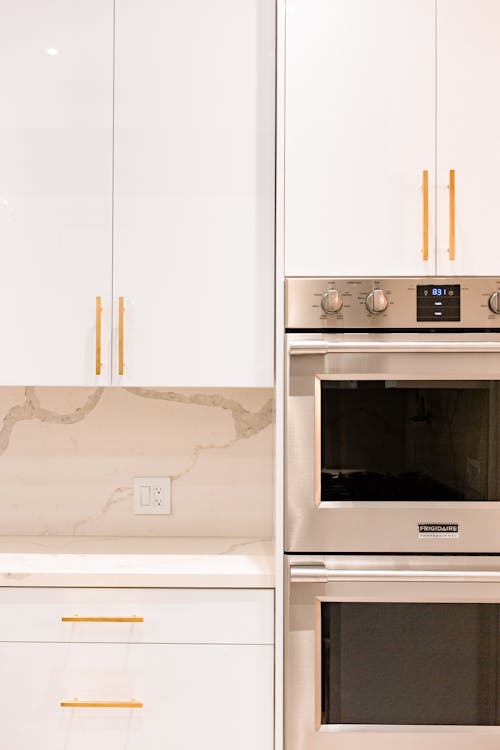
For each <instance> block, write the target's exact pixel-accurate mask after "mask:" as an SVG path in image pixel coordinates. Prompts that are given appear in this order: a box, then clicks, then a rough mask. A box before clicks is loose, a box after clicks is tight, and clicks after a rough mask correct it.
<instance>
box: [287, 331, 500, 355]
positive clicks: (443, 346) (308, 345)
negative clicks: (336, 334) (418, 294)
mask: <svg viewBox="0 0 500 750" xmlns="http://www.w3.org/2000/svg"><path fill="white" fill-rule="evenodd" d="M372 335H373V334H372ZM288 350H289V353H290V354H293V355H295V354H330V353H342V352H349V353H352V352H359V353H360V354H364V353H366V352H368V353H370V352H373V353H379V352H415V353H419V352H444V353H448V352H450V353H453V352H457V353H459V354H460V353H468V352H474V353H485V354H488V353H494V354H498V353H499V352H500V342H498V343H497V342H496V341H461V342H460V341H422V342H419V341H366V340H363V341H352V340H351V341H325V340H324V339H317V340H313V341H289V344H288Z"/></svg>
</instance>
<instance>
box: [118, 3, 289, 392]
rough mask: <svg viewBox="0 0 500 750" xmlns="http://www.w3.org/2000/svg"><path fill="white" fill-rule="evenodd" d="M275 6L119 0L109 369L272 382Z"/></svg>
mask: <svg viewBox="0 0 500 750" xmlns="http://www.w3.org/2000/svg"><path fill="white" fill-rule="evenodd" d="M274 14H275V9H274V3H273V2H269V0H213V1H212V2H206V0H164V1H163V2H159V1H158V0H116V57H115V71H116V87H115V125H116V131H115V203H114V209H115V210H114V217H115V227H114V289H115V305H118V302H117V300H118V298H119V297H123V305H124V310H123V315H122V316H121V317H122V321H123V325H118V326H117V327H115V346H116V349H115V351H116V357H115V362H114V368H113V370H114V374H113V382H114V383H120V384H127V385H131V384H137V385H148V384H149V385H159V384H168V385H172V386H176V385H177V386H178V385H185V386H190V385H193V386H223V385H241V386H264V385H266V386H267V385H271V384H272V382H273V328H274V324H273V320H274V317H273V272H274V240H273V238H274V228H273V227H274V88H275V75H274V67H275V62H274ZM117 321H118V323H119V322H120V315H119V314H118V312H117ZM120 331H121V334H122V337H123V338H122V347H120V338H121V337H120ZM121 354H122V355H123V360H122V364H123V367H122V368H120V359H121V358H122V357H121ZM120 369H122V370H123V376H120V375H119V370H120Z"/></svg>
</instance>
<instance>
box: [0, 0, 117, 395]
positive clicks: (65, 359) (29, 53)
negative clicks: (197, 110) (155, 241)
mask: <svg viewBox="0 0 500 750" xmlns="http://www.w3.org/2000/svg"><path fill="white" fill-rule="evenodd" d="M112 39H113V2H112V0H44V1H43V2H33V0H0V71H1V72H0V92H1V94H0V352H1V364H0V384H1V385H5V384H7V385H9V384H22V385H25V384H33V385H78V384H93V383H100V382H103V380H104V379H103V378H102V377H97V376H96V375H95V314H96V312H95V310H96V301H95V300H96V296H98V295H101V296H102V297H103V301H104V303H105V309H104V319H103V331H108V335H107V336H106V335H105V333H103V341H102V347H103V350H102V351H103V363H104V369H103V372H105V371H106V368H107V367H109V359H110V335H109V332H110V301H111V200H112V126H113V119H112V117H113V97H112V91H113V80H112V77H113V47H112Z"/></svg>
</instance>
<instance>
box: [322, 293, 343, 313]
mask: <svg viewBox="0 0 500 750" xmlns="http://www.w3.org/2000/svg"><path fill="white" fill-rule="evenodd" d="M343 305H344V303H343V302H342V297H341V296H340V292H339V291H338V290H337V289H329V290H328V291H327V292H325V293H324V295H323V296H322V298H321V307H322V308H323V310H324V311H325V312H326V314H327V315H333V314H334V313H338V312H340V311H341V310H342V307H343Z"/></svg>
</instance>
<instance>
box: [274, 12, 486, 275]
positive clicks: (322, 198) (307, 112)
mask: <svg viewBox="0 0 500 750" xmlns="http://www.w3.org/2000/svg"><path fill="white" fill-rule="evenodd" d="M471 3H472V0H471ZM450 4H453V3H450ZM285 130H286V143H285V149H286V151H285V214H286V219H285V269H286V274H287V275H289V276H297V275H329V276H331V275H355V276H357V275H365V276H366V275H369V276H377V275H384V274H386V275H399V274H401V275H406V274H408V275H409V274H434V273H435V252H434V249H435V244H434V235H435V222H434V215H433V214H434V211H433V206H434V199H433V194H434V191H433V190H432V189H431V187H430V186H431V182H433V171H434V167H435V1H434V0H287V1H286V121H285ZM425 171H428V177H427V179H428V185H429V187H428V190H424V189H423V187H424V172H425ZM424 234H425V237H426V240H425V244H427V242H428V245H427V248H428V249H427V250H426V254H427V255H428V260H427V261H426V260H424V252H423V251H424ZM427 238H428V239H427Z"/></svg>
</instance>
